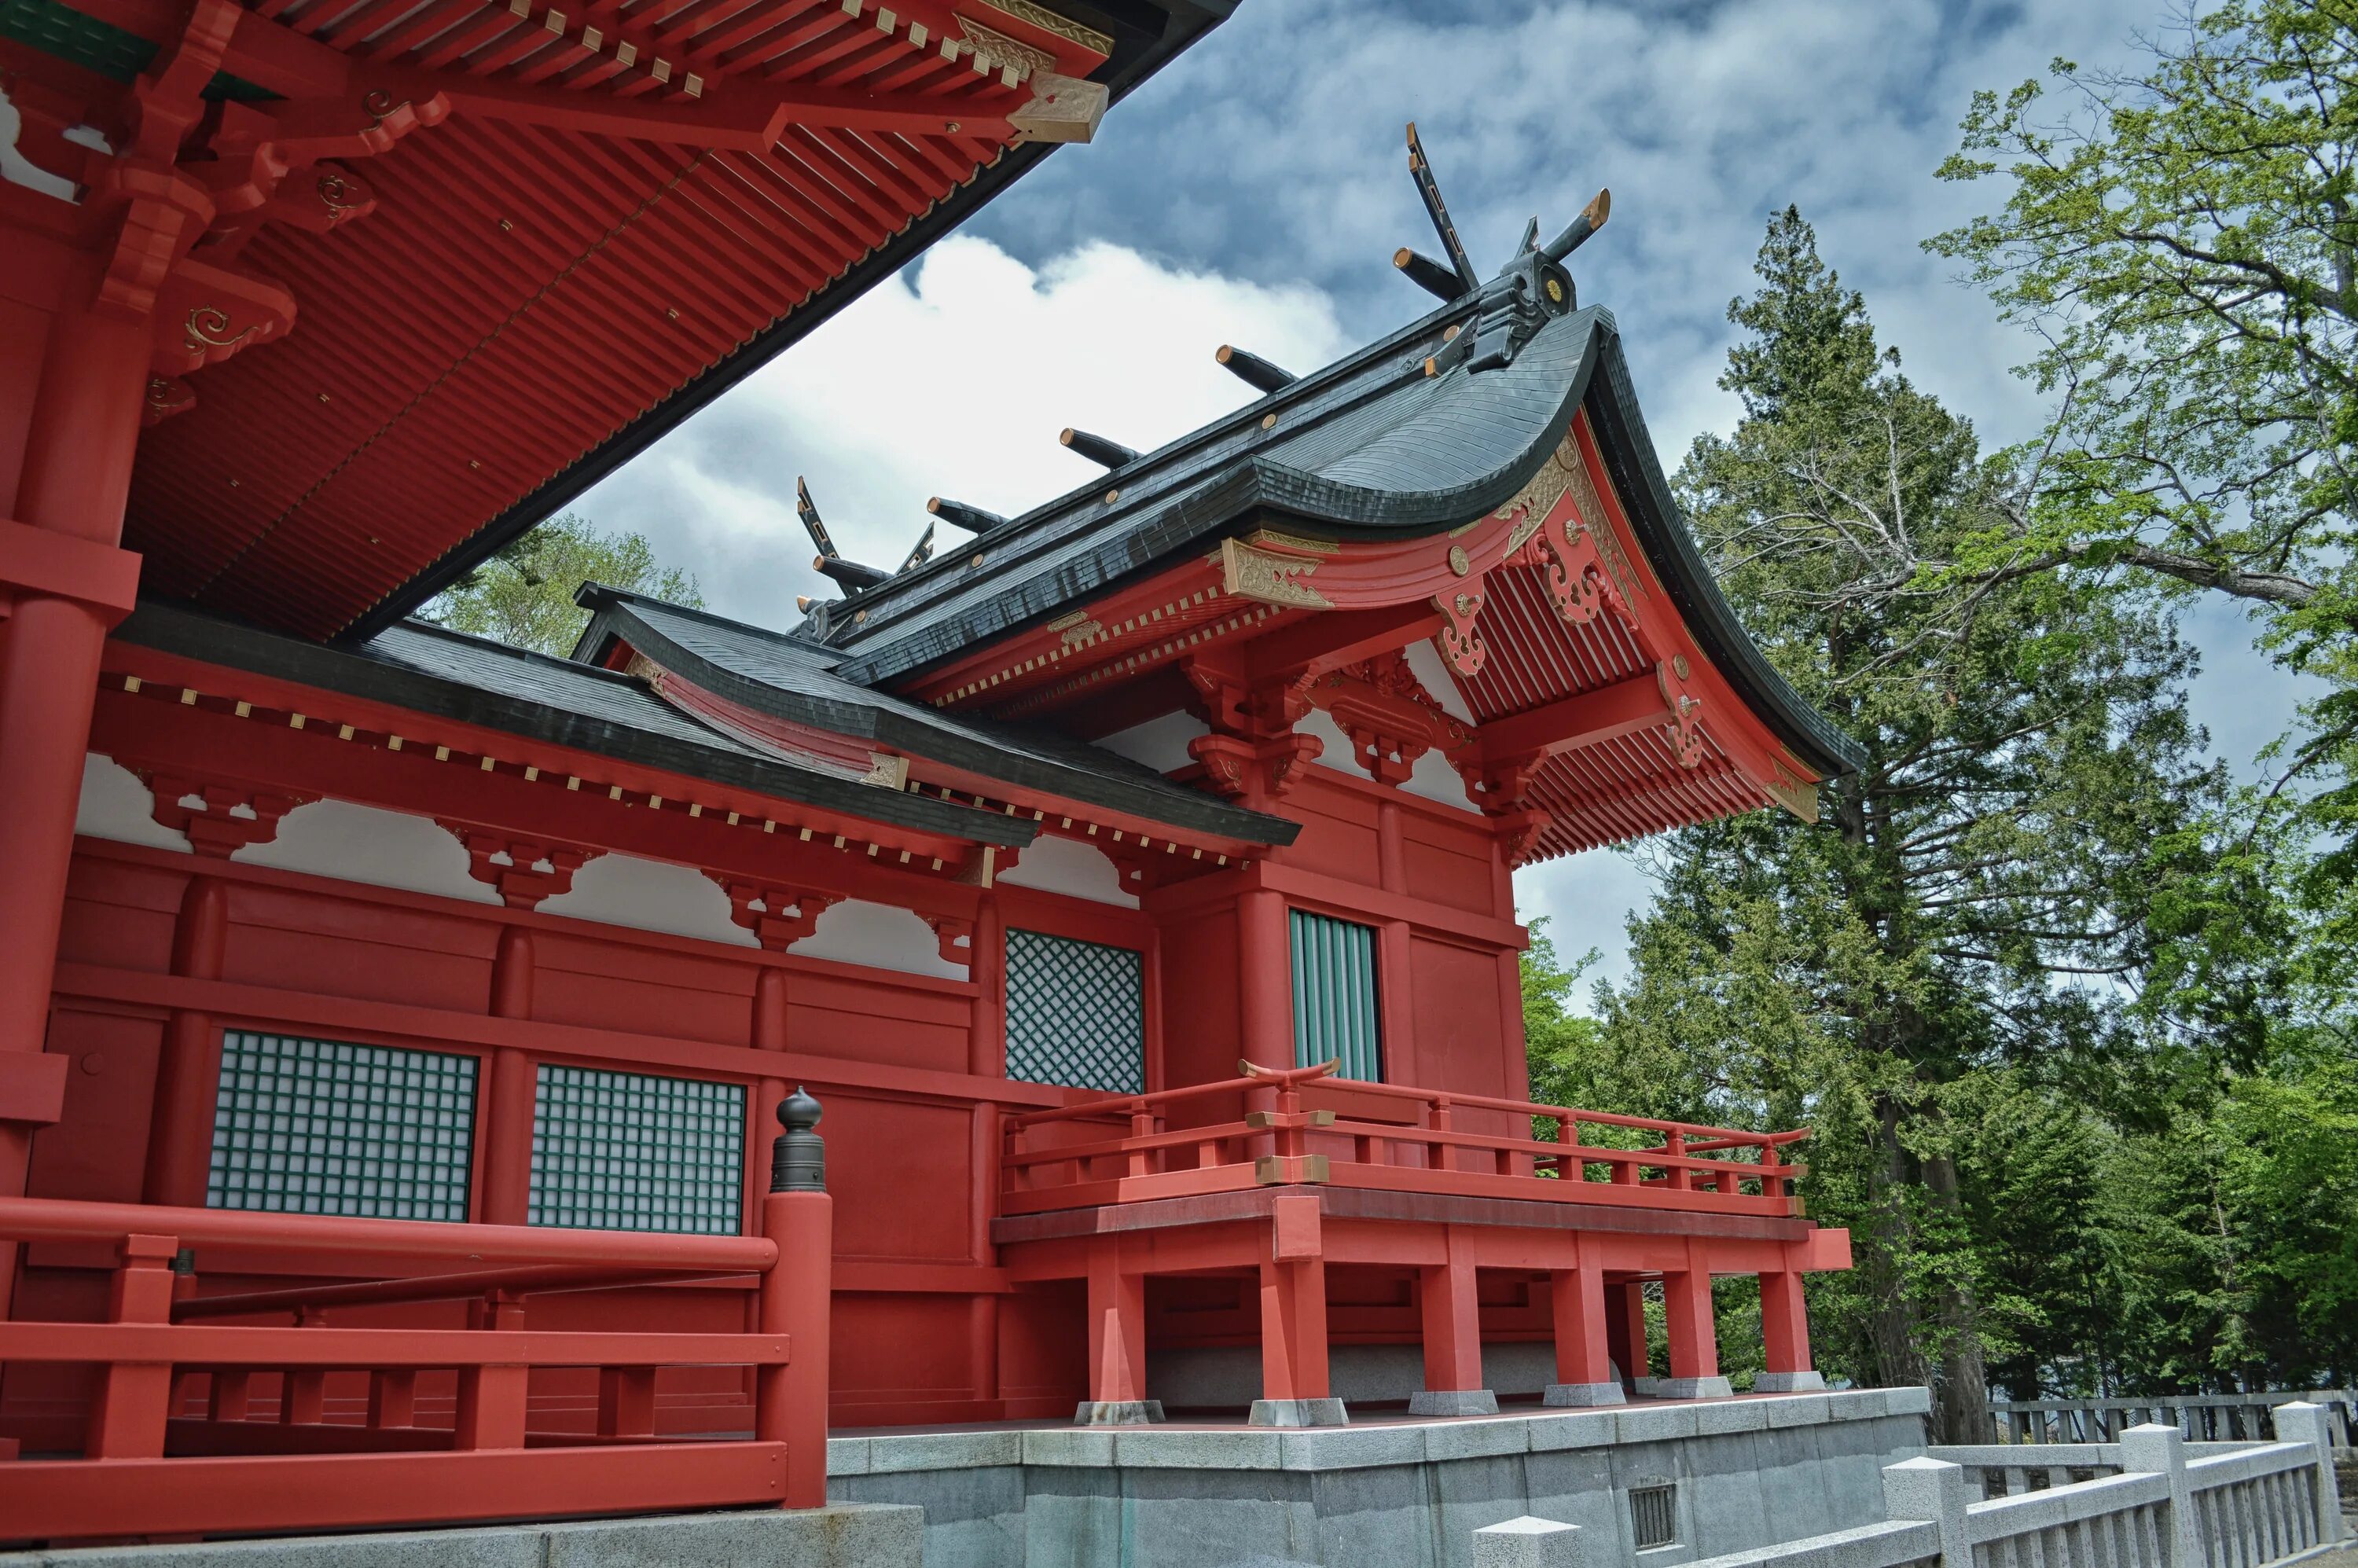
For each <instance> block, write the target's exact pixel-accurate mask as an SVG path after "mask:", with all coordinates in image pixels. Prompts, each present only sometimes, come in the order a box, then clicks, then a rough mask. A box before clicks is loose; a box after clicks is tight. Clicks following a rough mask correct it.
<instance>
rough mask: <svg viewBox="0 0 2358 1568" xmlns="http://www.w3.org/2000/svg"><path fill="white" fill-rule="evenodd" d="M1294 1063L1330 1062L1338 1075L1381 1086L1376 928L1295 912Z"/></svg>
mask: <svg viewBox="0 0 2358 1568" xmlns="http://www.w3.org/2000/svg"><path fill="white" fill-rule="evenodd" d="M1329 1058H1332V1059H1334V1060H1335V1061H1336V1062H1338V1063H1339V1064H1341V1065H1339V1066H1337V1067H1336V1070H1335V1071H1336V1076H1337V1077H1345V1078H1357V1079H1359V1080H1361V1081H1362V1082H1365V1083H1371V1084H1374V1083H1381V1082H1382V1081H1383V1076H1384V1054H1383V1044H1382V1032H1381V1030H1380V1029H1379V1027H1378V1026H1377V1015H1376V928H1375V927H1374V926H1372V925H1355V924H1353V923H1352V922H1350V921H1348V920H1330V919H1328V918H1327V917H1326V916H1325V915H1323V914H1310V913H1309V912H1308V911H1306V910H1300V909H1297V910H1294V911H1293V1060H1294V1065H1297V1066H1303V1067H1307V1066H1311V1065H1314V1064H1316V1063H1319V1062H1324V1061H1326V1060H1328V1059H1329Z"/></svg>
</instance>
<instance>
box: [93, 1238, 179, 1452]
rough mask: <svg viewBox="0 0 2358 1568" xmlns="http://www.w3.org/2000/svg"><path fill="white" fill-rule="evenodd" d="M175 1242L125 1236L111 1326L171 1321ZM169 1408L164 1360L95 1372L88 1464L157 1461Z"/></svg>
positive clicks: (117, 1365)
mask: <svg viewBox="0 0 2358 1568" xmlns="http://www.w3.org/2000/svg"><path fill="white" fill-rule="evenodd" d="M179 1250H180V1242H179V1238H178V1237H173V1236H126V1237H124V1238H123V1247H122V1251H121V1254H120V1256H121V1262H120V1263H119V1264H118V1265H117V1266H116V1268H115V1271H114V1286H113V1289H112V1290H111V1291H110V1292H109V1294H108V1299H107V1313H106V1315H107V1320H108V1321H109V1322H112V1323H169V1322H171V1321H172V1259H173V1257H174V1256H175V1255H176V1254H177V1253H178V1251H179ZM171 1408H172V1367H171V1363H169V1362H168V1361H159V1362H146V1361H112V1362H109V1363H107V1364H106V1366H105V1367H104V1368H103V1370H102V1371H101V1372H100V1373H99V1384H98V1398H97V1399H96V1400H95V1401H93V1403H92V1406H91V1412H90V1429H89V1430H90V1435H89V1436H88V1437H87V1438H86V1439H85V1440H84V1448H83V1453H84V1455H85V1456H86V1457H88V1458H92V1459H160V1458H162V1457H163V1455H164V1422H165V1418H166V1417H168V1415H169V1414H170V1413H171Z"/></svg>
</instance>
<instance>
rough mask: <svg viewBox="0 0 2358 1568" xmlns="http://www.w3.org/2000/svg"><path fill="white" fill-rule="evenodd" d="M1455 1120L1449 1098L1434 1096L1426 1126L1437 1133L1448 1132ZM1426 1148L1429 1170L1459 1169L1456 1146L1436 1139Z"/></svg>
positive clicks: (1426, 1163) (1426, 1161)
mask: <svg viewBox="0 0 2358 1568" xmlns="http://www.w3.org/2000/svg"><path fill="white" fill-rule="evenodd" d="M1455 1120H1456V1118H1455V1116H1454V1115H1453V1114H1452V1113H1451V1109H1450V1105H1449V1097H1448V1096H1447V1095H1436V1096H1434V1097H1433V1105H1432V1108H1431V1112H1430V1114H1429V1115H1428V1116H1427V1117H1426V1118H1425V1125H1426V1126H1428V1127H1430V1128H1431V1129H1432V1130H1433V1131H1435V1132H1447V1131H1449V1130H1451V1128H1452V1126H1453V1125H1454V1124H1455ZM1426 1148H1427V1150H1428V1151H1429V1152H1428V1153H1427V1154H1426V1156H1425V1165H1426V1167H1427V1168H1428V1169H1431V1170H1435V1171H1454V1170H1455V1169H1457V1150H1456V1148H1455V1146H1454V1145H1452V1144H1449V1143H1444V1142H1443V1141H1441V1140H1439V1139H1434V1140H1433V1141H1431V1142H1430V1143H1428V1144H1427V1145H1426Z"/></svg>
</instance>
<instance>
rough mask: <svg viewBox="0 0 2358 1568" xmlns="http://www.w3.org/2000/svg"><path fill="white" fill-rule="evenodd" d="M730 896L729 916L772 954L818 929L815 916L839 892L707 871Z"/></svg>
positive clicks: (838, 900)
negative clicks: (735, 877) (821, 890)
mask: <svg viewBox="0 0 2358 1568" xmlns="http://www.w3.org/2000/svg"><path fill="white" fill-rule="evenodd" d="M707 875H709V876H711V877H712V880H713V881H716V882H719V884H720V887H721V891H722V892H726V893H727V894H728V895H729V918H730V919H731V920H733V921H735V922H736V923H737V924H738V925H741V926H743V927H744V928H745V929H746V930H748V931H750V932H752V934H753V937H754V940H756V941H758V942H760V943H761V944H762V946H763V947H764V948H766V949H768V950H769V951H770V952H773V953H783V952H784V951H785V950H786V949H787V948H789V947H791V946H794V945H795V943H797V942H799V941H801V940H802V939H803V938H804V937H806V936H807V935H810V934H811V933H812V932H814V931H816V930H817V929H818V917H819V916H820V915H822V914H826V913H827V907H828V906H829V905H830V904H835V903H841V902H842V901H843V895H842V894H841V893H830V892H815V891H814V890H812V889H810V888H801V887H782V886H780V885H778V884H777V883H775V882H748V881H736V880H734V879H731V878H729V877H724V876H721V875H719V874H718V873H712V872H708V873H707Z"/></svg>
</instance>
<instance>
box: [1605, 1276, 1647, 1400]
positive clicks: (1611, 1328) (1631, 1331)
mask: <svg viewBox="0 0 2358 1568" xmlns="http://www.w3.org/2000/svg"><path fill="white" fill-rule="evenodd" d="M1605 1348H1606V1354H1608V1355H1610V1356H1611V1357H1613V1362H1614V1365H1616V1366H1617V1367H1619V1368H1621V1378H1622V1381H1623V1382H1624V1383H1625V1384H1627V1385H1628V1387H1629V1388H1631V1389H1635V1388H1636V1387H1637V1386H1638V1379H1640V1378H1650V1377H1651V1376H1653V1363H1652V1361H1651V1359H1650V1352H1649V1351H1648V1349H1647V1346H1646V1286H1645V1283H1644V1281H1639V1280H1617V1281H1613V1282H1612V1283H1610V1284H1608V1285H1606V1287H1605Z"/></svg>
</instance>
